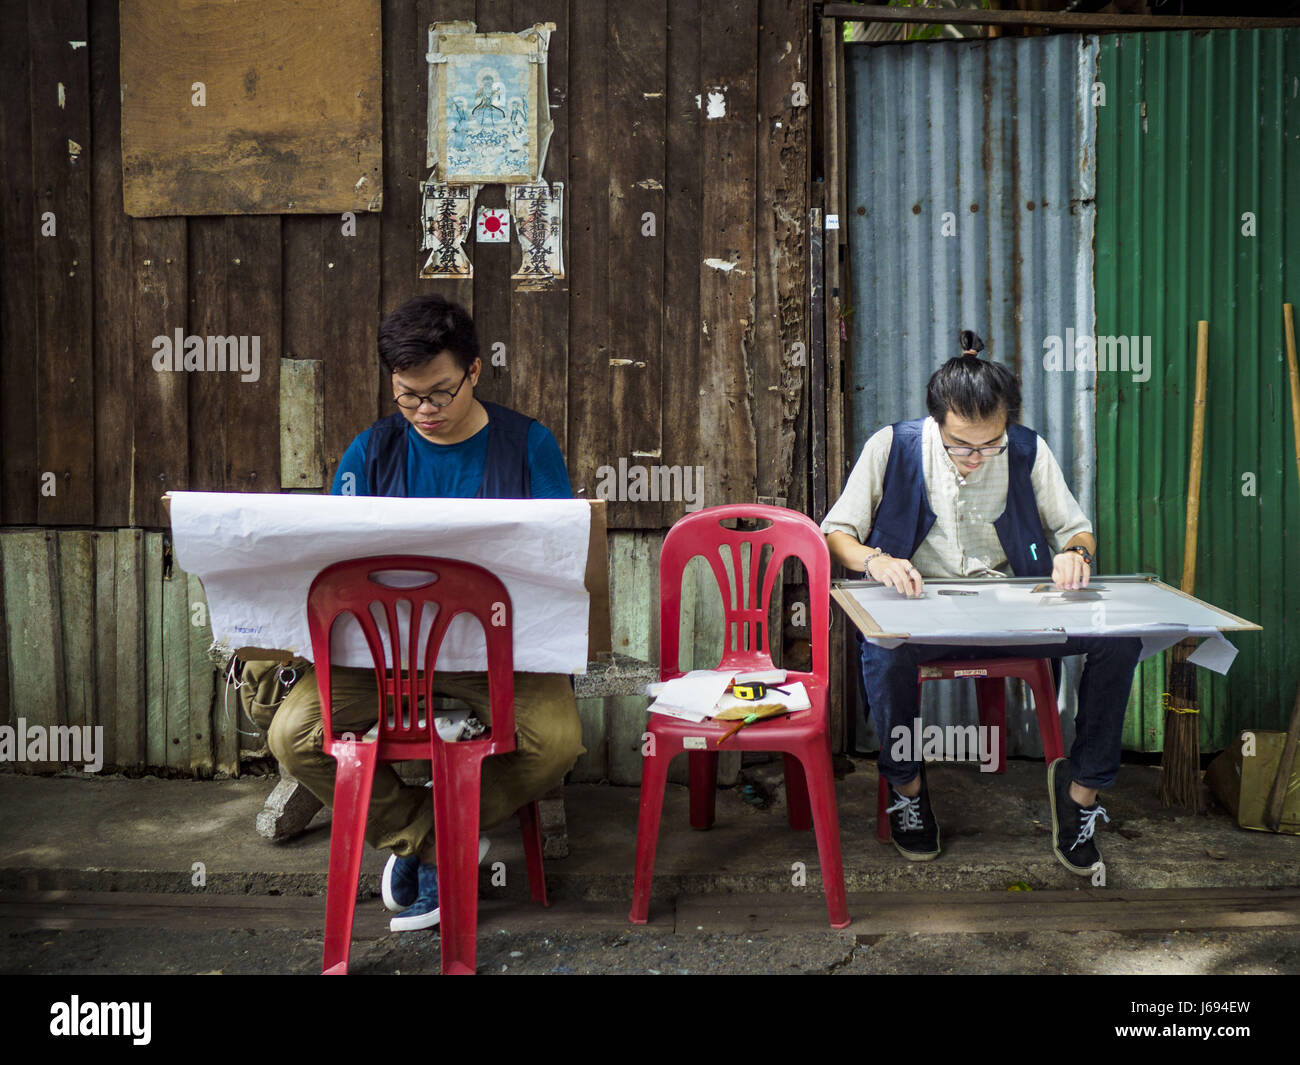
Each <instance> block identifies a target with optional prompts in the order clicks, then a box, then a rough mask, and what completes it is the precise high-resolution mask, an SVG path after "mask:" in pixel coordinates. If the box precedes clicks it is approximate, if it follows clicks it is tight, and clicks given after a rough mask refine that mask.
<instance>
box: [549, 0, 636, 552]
mask: <svg viewBox="0 0 1300 1065" xmlns="http://www.w3.org/2000/svg"><path fill="white" fill-rule="evenodd" d="M570 14H571V15H572V18H571V19H570V21H569V114H568V118H569V188H568V190H567V191H568V192H569V194H570V195H569V200H570V203H574V204H581V205H582V206H581V208H580V210H579V216H578V217H576V218H573V219H572V220H571V225H570V227H569V248H568V249H567V250H568V252H569V262H568V266H567V271H568V274H569V431H568V443H569V455H568V458H569V470H570V475H571V478H572V481H573V489H574V492H575V493H577V494H586V495H588V496H591V497H593V498H594V497H595V496H596V495H597V492H596V470H597V467H599V466H600V465H601V464H602V462H603V459H602V456H603V455H607V454H608V441H609V434H608V430H607V429H606V426H605V424H604V421H603V418H604V417H605V416H606V414H607V413H608V394H609V387H608V377H609V353H610V327H609V310H610V292H609V276H608V272H607V266H608V259H607V248H608V244H609V187H608V179H607V177H606V167H607V165H608V161H609V150H610V148H609V142H610V133H609V100H608V85H607V82H606V76H607V74H606V67H605V63H604V62H603V61H602V60H601V59H598V58H597V57H603V55H604V51H605V34H606V26H607V24H608V20H607V17H606V15H607V12H606V0H592V2H591V3H584V4H581V5H572V6H571V7H570ZM647 91H649V90H647ZM607 517H608V522H609V528H611V529H615V528H619V527H621V524H622V522H623V520H624V519H623V516H622V513H621V508H620V507H618V506H617V505H613V504H611V506H610V507H609V510H608V514H607Z"/></svg>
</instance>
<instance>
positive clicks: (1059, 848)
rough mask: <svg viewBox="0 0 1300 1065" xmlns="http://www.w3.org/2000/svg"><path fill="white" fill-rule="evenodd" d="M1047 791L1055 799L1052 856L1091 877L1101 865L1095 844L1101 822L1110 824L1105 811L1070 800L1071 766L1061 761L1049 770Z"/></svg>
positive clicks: (1053, 806)
mask: <svg viewBox="0 0 1300 1065" xmlns="http://www.w3.org/2000/svg"><path fill="white" fill-rule="evenodd" d="M1047 791H1048V794H1049V795H1050V796H1051V799H1052V853H1053V854H1055V855H1056V857H1057V860H1058V861H1060V863H1061V864H1062V865H1063V866H1065V867H1066V868H1067V869H1068V870H1070V872H1072V873H1077V874H1078V875H1079V876H1088V875H1089V874H1090V873H1091V872H1092V871H1093V870H1094V869H1095V868H1096V867H1097V865H1098V863H1099V862H1100V861H1101V852H1100V851H1098V850H1097V844H1096V843H1095V842H1093V838H1092V835H1093V832H1094V831H1095V830H1096V827H1097V818H1098V817H1100V818H1101V819H1102V820H1103V821H1107V822H1109V821H1110V818H1109V817H1107V816H1106V810H1105V807H1103V806H1102V805H1101V804H1100V803H1097V802H1094V803H1093V804H1092V805H1091V806H1080V805H1079V804H1078V803H1077V802H1075V801H1074V800H1073V799H1072V798H1070V762H1069V759H1067V758H1058V759H1056V760H1055V761H1054V762H1052V764H1051V765H1049V766H1048V767H1047Z"/></svg>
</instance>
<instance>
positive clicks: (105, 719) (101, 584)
mask: <svg viewBox="0 0 1300 1065" xmlns="http://www.w3.org/2000/svg"><path fill="white" fill-rule="evenodd" d="M92 536H93V539H94V552H95V586H94V600H93V601H94V604H95V659H94V668H95V712H96V718H95V724H97V725H101V726H103V729H104V765H106V766H110V765H111V766H115V765H117V764H118V763H117V716H116V710H117V669H118V663H117V646H118V638H117V627H118V626H117V534H116V533H111V532H97V533H93V534H92Z"/></svg>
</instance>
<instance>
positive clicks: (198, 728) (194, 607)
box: [176, 571, 217, 780]
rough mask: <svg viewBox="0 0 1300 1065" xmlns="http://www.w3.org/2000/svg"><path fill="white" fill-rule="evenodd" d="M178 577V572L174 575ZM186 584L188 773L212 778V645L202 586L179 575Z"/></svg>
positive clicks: (215, 675)
mask: <svg viewBox="0 0 1300 1065" xmlns="http://www.w3.org/2000/svg"><path fill="white" fill-rule="evenodd" d="M176 572H177V573H179V571H176ZM181 577H182V579H184V581H185V587H186V596H187V599H188V602H189V610H188V612H187V615H186V620H187V622H188V626H187V627H188V629H189V652H190V653H189V696H188V700H187V701H188V711H189V726H190V736H189V740H190V769H191V770H192V771H193V773H194V775H195V776H196V777H199V778H200V779H202V780H207V779H209V778H210V777H211V776H212V696H213V691H214V688H215V685H216V679H217V674H216V670H215V669H214V668H213V666H212V662H211V661H210V660H209V658H208V647H210V646H211V644H212V625H211V623H210V621H209V619H208V604H207V600H206V599H205V598H204V596H203V585H202V583H201V582H200V581H199V579H198V577H196V576H194V574H192V573H186V574H181Z"/></svg>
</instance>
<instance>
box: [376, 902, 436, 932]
mask: <svg viewBox="0 0 1300 1065" xmlns="http://www.w3.org/2000/svg"><path fill="white" fill-rule="evenodd" d="M440 918H441V907H435V908H434V909H432V910H430V911H429V912H428V913H422V914H420V915H419V916H418V917H394V918H393V919H392V920H391V921H389V922H388V930H389V931H390V932H418V931H419V930H420V929H422V928H436V927H437V925H438V921H439V920H440Z"/></svg>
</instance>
